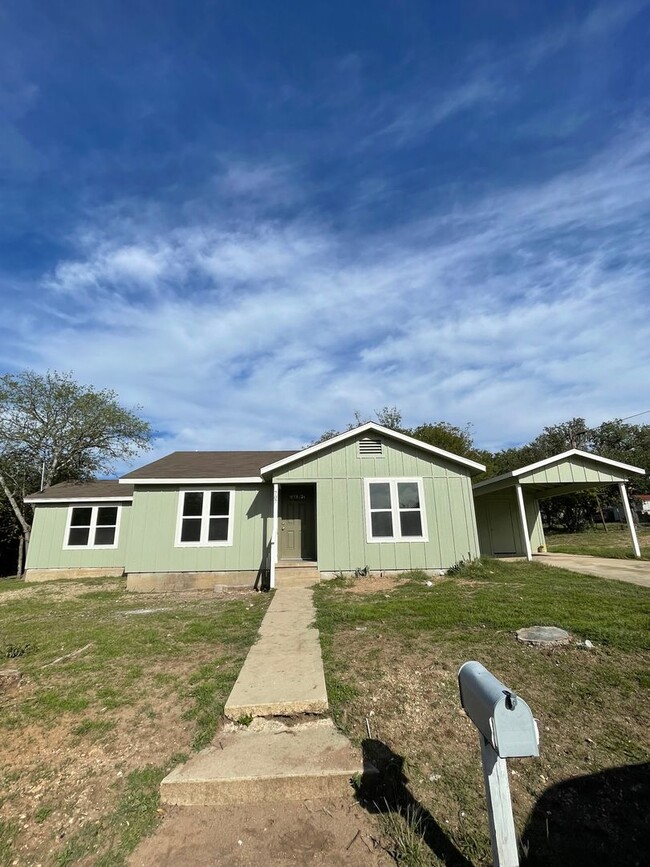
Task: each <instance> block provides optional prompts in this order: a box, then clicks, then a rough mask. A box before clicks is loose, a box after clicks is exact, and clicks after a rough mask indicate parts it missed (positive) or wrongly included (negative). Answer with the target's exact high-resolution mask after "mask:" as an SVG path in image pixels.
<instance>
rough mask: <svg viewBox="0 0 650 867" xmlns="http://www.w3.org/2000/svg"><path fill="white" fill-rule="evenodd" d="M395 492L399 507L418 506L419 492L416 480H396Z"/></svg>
mask: <svg viewBox="0 0 650 867" xmlns="http://www.w3.org/2000/svg"><path fill="white" fill-rule="evenodd" d="M397 493H398V497H399V507H400V509H419V508H420V494H419V491H418V484H417V482H398V483H397Z"/></svg>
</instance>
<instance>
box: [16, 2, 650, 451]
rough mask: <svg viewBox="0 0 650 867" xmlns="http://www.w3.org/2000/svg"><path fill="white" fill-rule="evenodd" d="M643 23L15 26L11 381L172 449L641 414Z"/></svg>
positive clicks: (286, 12)
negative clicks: (80, 387)
mask: <svg viewBox="0 0 650 867" xmlns="http://www.w3.org/2000/svg"><path fill="white" fill-rule="evenodd" d="M649 37H650V4H649V3H648V2H627V0H622V2H621V0H617V2H605V3H581V2H574V3H569V2H552V3H551V2H525V0H492V2H489V3H488V2H484V0H481V2H479V0H474V2H469V0H465V2H463V0H459V2H457V3H441V2H419V0H412V2H407V0H399V2H398V0H356V2H355V3H349V2H346V3H343V2H337V0H323V2H320V0H310V2H309V3H304V2H292V0H291V2H286V3H270V2H268V0H264V2H260V0H250V2H247V3H245V4H244V3H241V2H234V0H232V2H221V0H205V2H200V0H193V2H191V3H187V2H185V3H182V2H171V0H155V2H154V0H150V2H145V0H130V2H128V3H127V2H119V0H110V2H108V0H104V2H102V0H93V2H91V3H87V2H81V0H66V2H60V0H47V2H45V0H43V2H30V0H19V2H18V0H6V2H4V3H3V4H2V8H1V9H0V112H1V115H2V123H1V124H0V305H1V306H0V312H1V315H0V354H1V362H0V367H1V368H2V370H3V371H15V370H20V369H24V368H31V369H35V370H39V371H45V370H47V369H58V370H70V371H73V372H74V375H75V376H76V377H77V378H78V379H79V380H80V381H82V382H85V383H88V384H93V385H95V386H97V387H110V388H114V389H115V390H116V391H117V392H118V394H119V396H120V398H121V400H122V401H123V402H124V403H125V404H127V405H134V404H139V405H141V406H142V409H143V414H144V415H145V416H146V417H147V418H148V419H150V420H151V422H152V423H153V425H154V426H155V428H156V430H158V431H160V432H161V436H160V439H159V442H158V443H157V445H156V451H157V452H159V453H163V452H167V451H170V450H172V449H174V448H180V449H192V448H199V449H200V448H212V449H218V448H279V447H283V446H286V447H294V446H296V447H297V446H300V445H302V444H304V443H305V442H308V441H309V440H311V439H313V438H314V437H316V436H318V435H319V434H320V433H321V432H322V431H323V430H325V429H328V428H332V427H338V426H342V425H344V424H345V423H346V422H347V421H349V420H350V419H351V418H352V417H353V414H354V411H355V410H360V411H361V413H362V414H363V415H371V414H372V413H373V411H374V410H377V409H380V408H381V407H383V406H385V405H397V406H398V407H400V408H401V410H402V412H403V414H404V418H405V421H406V422H407V423H410V424H417V423H419V422H422V421H436V420H441V419H443V420H447V421H450V422H452V423H455V424H460V425H463V424H465V423H467V422H470V423H471V424H472V425H473V427H474V433H475V438H476V441H477V443H478V444H479V445H481V446H484V447H488V448H499V447H501V446H505V445H509V444H514V443H520V442H523V441H526V440H527V439H529V438H531V437H533V436H535V435H536V434H537V433H538V432H539V431H540V430H541V428H542V427H543V426H544V425H546V424H553V423H556V422H559V421H562V420H564V419H566V418H568V417H571V416H574V415H583V416H585V417H586V418H587V420H588V422H589V423H590V424H598V423H599V422H601V421H602V420H604V419H607V418H612V417H615V416H619V417H621V416H627V415H629V414H631V413H634V412H638V411H641V410H645V409H648V408H649V407H650V389H649V388H648V382H649V376H648V373H649V371H650V316H649V315H648V299H649V298H650V243H649V242H650V238H649V230H648V227H649V217H650V99H649V96H650V53H649V52H648V49H647V46H648V39H649Z"/></svg>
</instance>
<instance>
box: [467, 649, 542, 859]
mask: <svg viewBox="0 0 650 867" xmlns="http://www.w3.org/2000/svg"><path fill="white" fill-rule="evenodd" d="M458 687H459V690H460V701H461V704H462V706H463V709H464V710H465V713H466V714H467V716H468V717H469V718H470V719H471V721H472V722H473V723H474V725H475V726H476V727H477V729H478V730H479V738H480V742H481V760H482V762H483V777H484V780H485V796H486V800H487V808H488V819H489V823H490V840H491V842H492V858H493V860H494V865H495V867H518V865H519V855H518V852H517V837H516V834H515V822H514V819H513V816H512V801H511V799H510V784H509V782H508V766H507V764H506V759H507V758H514V757H522V756H538V755H539V734H538V731H537V724H536V722H535V720H534V719H533V714H532V712H531V710H530V708H529V707H528V705H527V704H526V702H525V701H524V700H523V699H521V698H519V696H517V695H516V694H515V693H514V692H513V691H512V690H511V689H508V687H507V686H505V685H504V684H503V683H501V681H500V680H498V679H497V678H496V677H495V676H494V675H493V674H491V673H490V672H489V671H488V670H487V668H485V666H483V665H481V663H480V662H466V663H465V664H464V665H461V667H460V669H459V671H458Z"/></svg>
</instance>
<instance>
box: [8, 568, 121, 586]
mask: <svg viewBox="0 0 650 867" xmlns="http://www.w3.org/2000/svg"><path fill="white" fill-rule="evenodd" d="M123 575H124V566H102V567H90V566H83V567H82V566H66V567H64V568H61V569H28V570H27V571H26V572H25V581H34V582H38V581H59V580H60V579H62V578H68V579H70V580H71V581H74V580H79V579H80V578H106V577H110V578H121V577H122V576H123Z"/></svg>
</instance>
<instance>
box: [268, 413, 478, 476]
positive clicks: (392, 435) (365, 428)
mask: <svg viewBox="0 0 650 867" xmlns="http://www.w3.org/2000/svg"><path fill="white" fill-rule="evenodd" d="M363 433H377V434H380V435H381V436H383V437H387V438H389V439H393V440H397V441H398V442H401V443H405V444H406V445H409V446H411V448H415V449H419V450H420V451H423V452H427V453H428V454H430V455H435V456H436V457H439V458H443V459H444V460H446V461H451V462H452V463H457V464H461V465H463V466H465V467H469V468H470V469H471V470H473V471H474V472H475V473H482V472H484V471H485V467H484V466H483V464H479V463H477V462H476V461H472V460H470V459H469V458H463V457H460V455H455V454H453V453H452V452H447V451H445V450H444V449H439V448H437V446H430V445H429V444H428V443H423V442H422V441H421V440H417V439H415V438H414V437H410V436H407V435H406V434H403V433H399V432H398V431H395V430H391V429H390V428H387V427H382V425H379V424H376V423H375V422H373V421H369V422H367V423H366V424H362V425H360V426H359V427H355V428H352V430H349V431H345V433H342V434H339V435H338V436H335V437H332V438H331V439H329V440H325V441H324V442H322V443H317V444H316V445H314V446H308V447H307V448H305V449H302V450H301V451H299V452H294V453H292V454H289V455H287V456H286V457H284V458H281V459H280V460H277V461H274V462H271V463H269V464H267V465H266V466H264V467H262V469H261V473H262V475H263V476H267V475H272V474H273V473H274V472H275V471H276V470H279V469H282V468H284V467H286V466H289V465H290V464H292V463H296V462H297V461H300V460H303V459H304V458H306V457H310V456H311V455H316V454H318V453H319V452H321V451H323V450H324V449H328V448H331V447H332V446H335V445H338V444H339V443H343V442H345V441H346V440H349V439H352V438H354V437H356V436H358V435H359V434H363Z"/></svg>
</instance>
